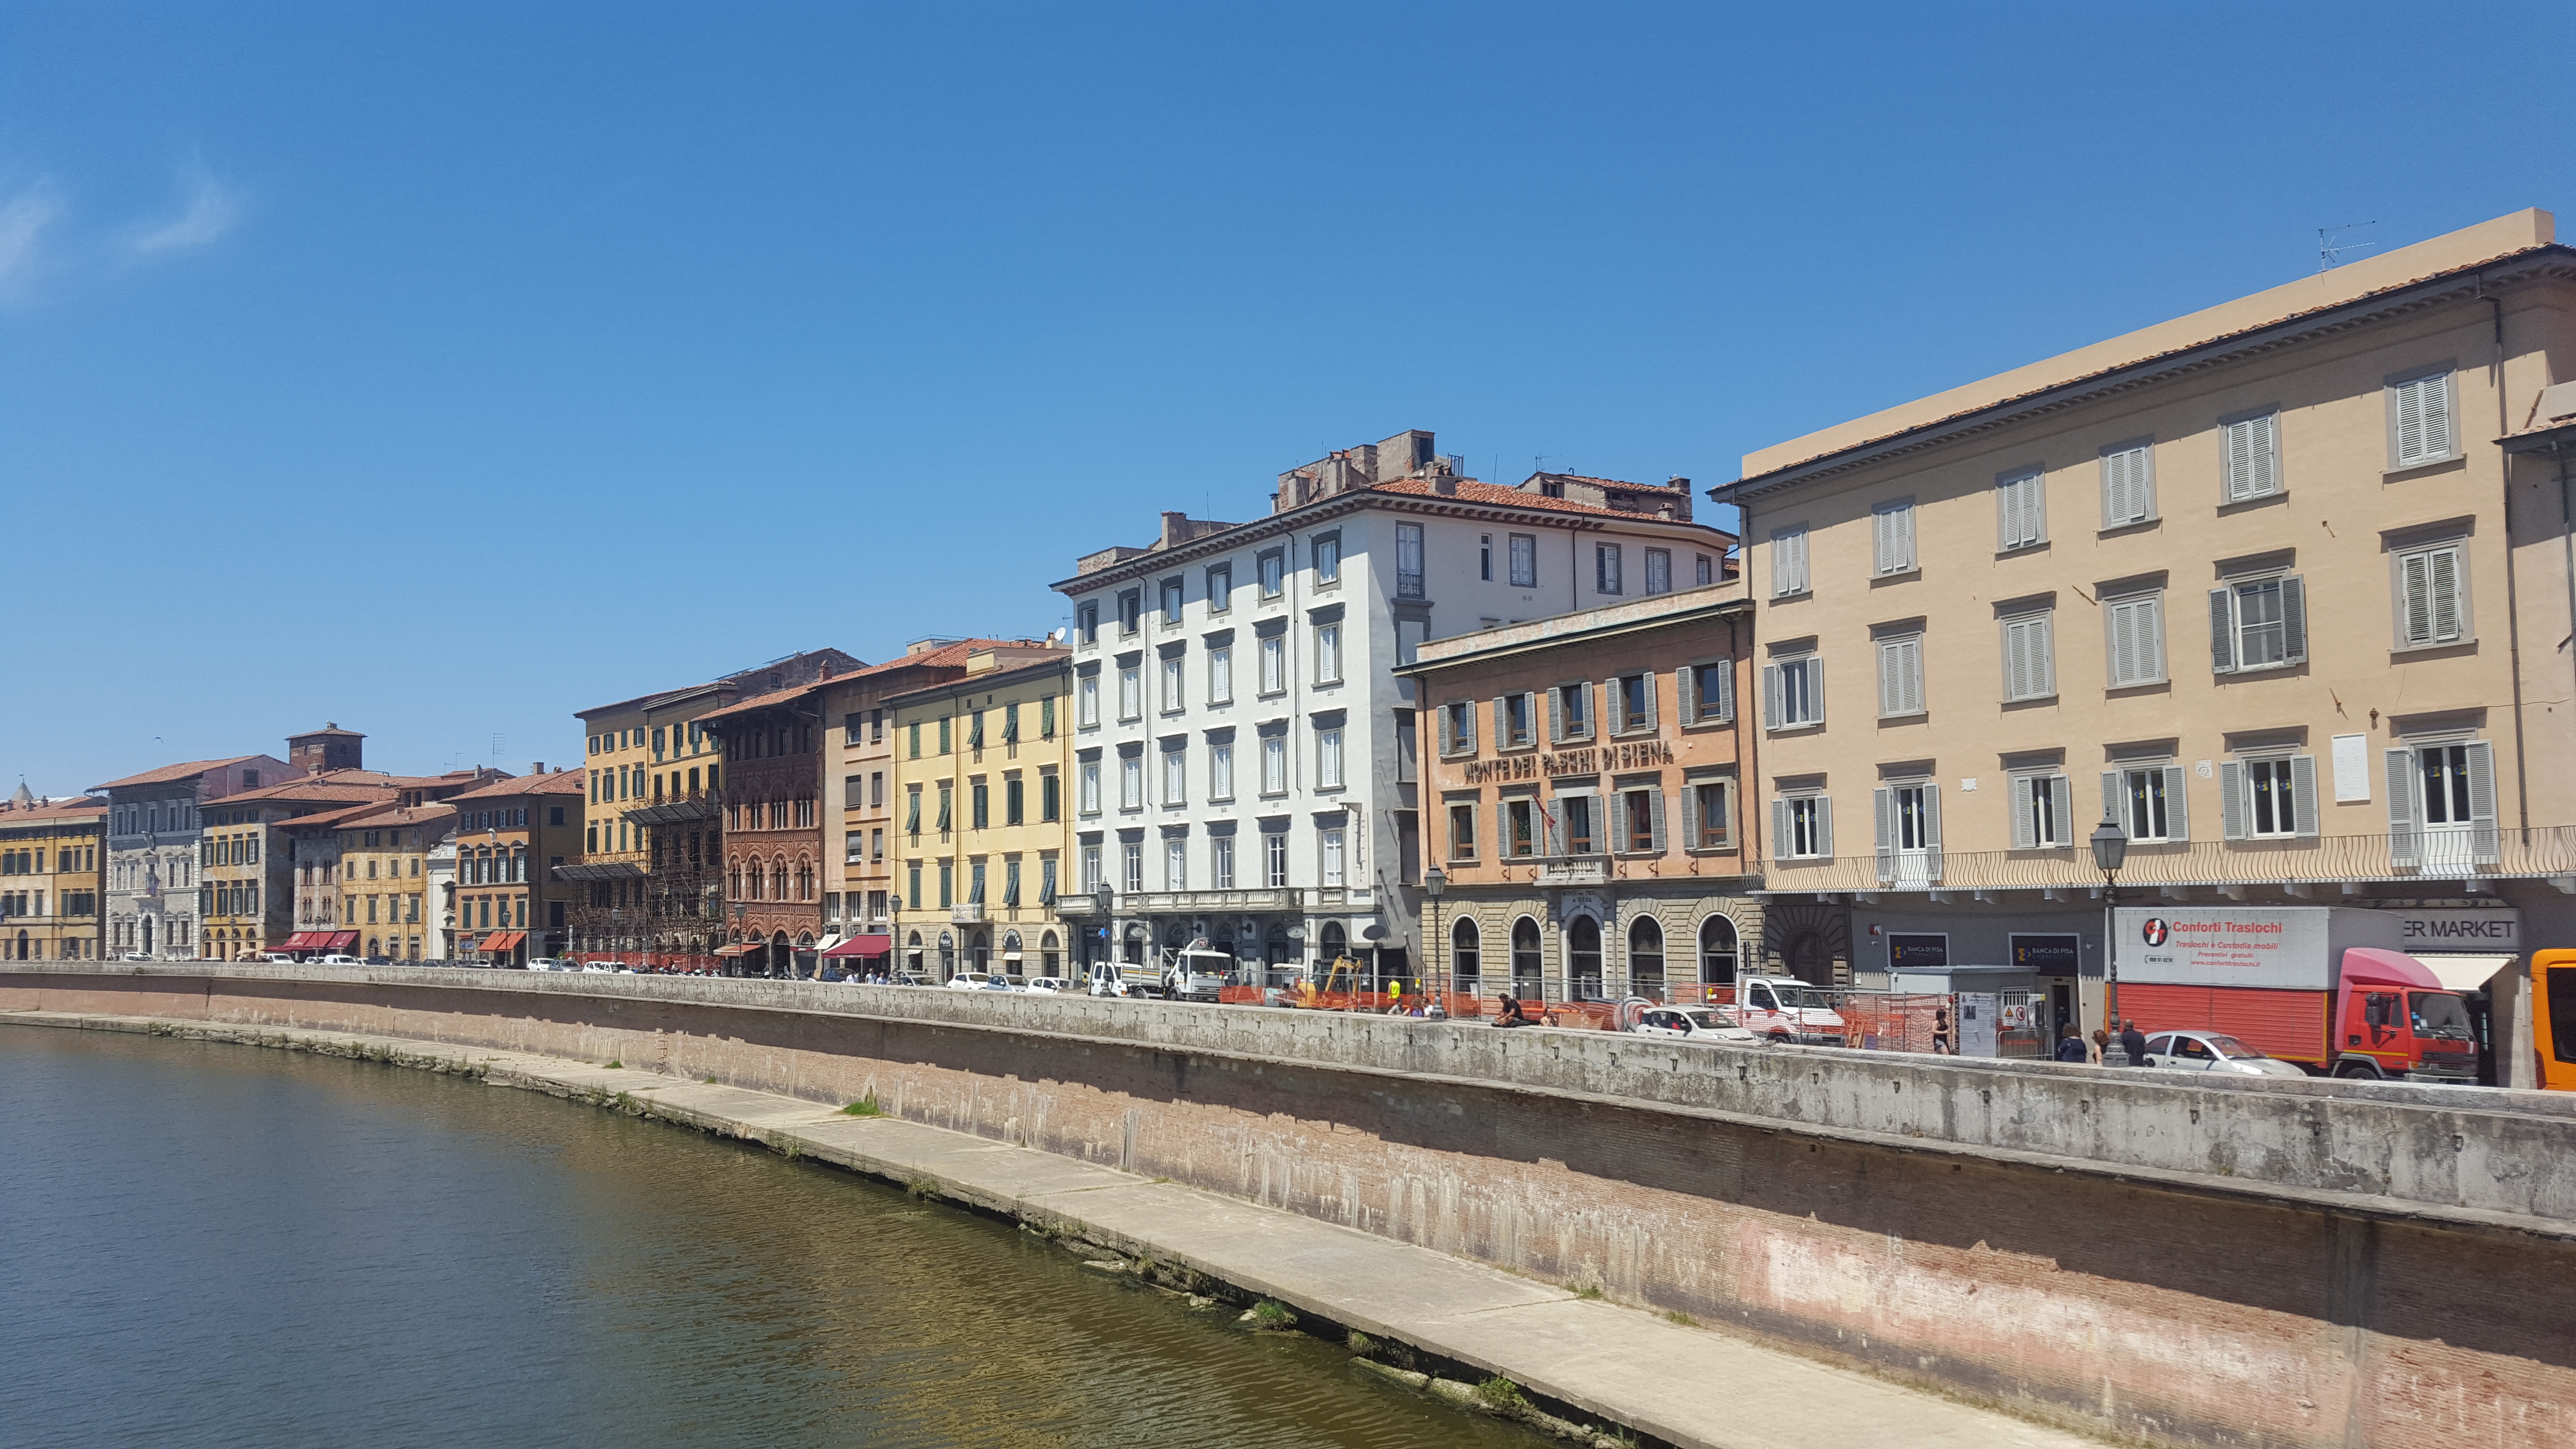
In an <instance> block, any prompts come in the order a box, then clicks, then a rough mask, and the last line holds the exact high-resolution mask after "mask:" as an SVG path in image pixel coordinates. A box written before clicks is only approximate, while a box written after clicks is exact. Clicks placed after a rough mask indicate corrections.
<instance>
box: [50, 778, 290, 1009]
mask: <svg viewBox="0 0 2576 1449" xmlns="http://www.w3.org/2000/svg"><path fill="white" fill-rule="evenodd" d="M304 773H305V772H304V770H302V769H301V768H299V767H297V766H294V765H290V764H288V763H286V762H285V761H284V760H280V759H276V758H273V757H271V756H268V755H235V756H233V757H232V758H230V759H224V760H192V761H190V762H188V763H186V764H181V765H164V766H162V767H161V768H160V769H157V770H146V771H145V772H143V773H142V774H140V775H128V776H126V777H125V778H124V779H122V780H110V781H109V782H107V783H106V784H104V785H101V786H98V787H97V788H98V790H99V791H100V792H101V793H104V794H105V795H106V796H107V799H108V810H107V885H106V891H107V952H108V954H109V955H111V956H117V955H134V956H138V957H141V958H143V959H145V960H154V961H159V960H184V959H190V958H193V957H195V956H196V955H197V954H198V950H199V946H200V942H199V939H198V930H197V924H198V918H197V905H198V900H197V886H198V884H199V882H198V867H197V842H198V839H199V834H198V833H199V830H200V829H201V823H202V822H201V812H202V810H203V808H204V807H205V806H206V805H207V804H209V803H211V802H213V801H216V800H220V799H222V798H224V797H225V796H227V795H237V794H240V793H241V792H243V791H245V790H256V789H259V788H261V787H262V786H263V785H274V784H277V783H279V782H280V781H283V780H291V779H296V778H299V777H301V776H302V775H303V774H304Z"/></svg>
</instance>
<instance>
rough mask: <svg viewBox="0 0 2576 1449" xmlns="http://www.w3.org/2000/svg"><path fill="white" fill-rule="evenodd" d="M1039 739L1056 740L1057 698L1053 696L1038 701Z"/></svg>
mask: <svg viewBox="0 0 2576 1449" xmlns="http://www.w3.org/2000/svg"><path fill="white" fill-rule="evenodd" d="M1038 738H1039V739H1042V740H1051V739H1054V738H1055V696H1054V695H1052V694H1050V695H1048V696H1047V697H1045V698H1044V699H1041V700H1039V701H1038Z"/></svg>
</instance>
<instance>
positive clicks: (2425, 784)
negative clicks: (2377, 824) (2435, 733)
mask: <svg viewBox="0 0 2576 1449" xmlns="http://www.w3.org/2000/svg"><path fill="white" fill-rule="evenodd" d="M2386 761H2387V780H2388V853H2389V858H2390V859H2391V860H2392V861H2393V862H2394V863H2396V864H2397V865H2400V866H2406V867H2412V868H2416V869H2421V870H2426V871H2436V870H2466V869H2468V868H2470V867H2474V866H2479V865H2493V864H2495V863H2496V861H2497V859H2498V858H2499V854H2500V851H2499V846H2500V843H2501V842H2500V839H2499V836H2498V834H2497V825H2496V791H2495V747H2494V745H2493V744H2491V743H2489V742H2488V741H2486V740H2441V741H2437V742H2431V743H2410V744H2407V745H2403V746H2400V747H2398V748H2395V749H2391V750H2389V751H2388V752H2387V754H2386Z"/></svg>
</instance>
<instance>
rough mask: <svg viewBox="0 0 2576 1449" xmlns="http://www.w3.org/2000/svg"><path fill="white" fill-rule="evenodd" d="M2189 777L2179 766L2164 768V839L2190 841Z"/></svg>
mask: <svg viewBox="0 0 2576 1449" xmlns="http://www.w3.org/2000/svg"><path fill="white" fill-rule="evenodd" d="M2189 779H2190V776H2189V775H2188V774H2187V773H2186V772H2185V771H2184V770H2183V767H2182V766H2180V765H2167V766H2165V839H2167V840H2189V839H2191V786H2190V784H2189V783H2188V781H2189Z"/></svg>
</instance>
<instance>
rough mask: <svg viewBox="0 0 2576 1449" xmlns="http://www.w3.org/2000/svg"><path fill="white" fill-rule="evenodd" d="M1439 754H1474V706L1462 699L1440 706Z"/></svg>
mask: <svg viewBox="0 0 2576 1449" xmlns="http://www.w3.org/2000/svg"><path fill="white" fill-rule="evenodd" d="M1440 753H1442V754H1444V755H1472V754H1474V753H1476V706H1475V705H1474V704H1473V703H1471V702H1469V701H1467V700H1463V699H1459V700H1452V701H1450V702H1449V703H1447V704H1444V705H1442V706H1440Z"/></svg>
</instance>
